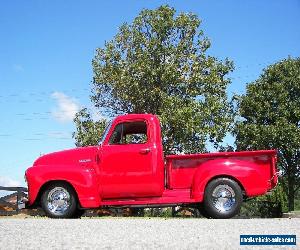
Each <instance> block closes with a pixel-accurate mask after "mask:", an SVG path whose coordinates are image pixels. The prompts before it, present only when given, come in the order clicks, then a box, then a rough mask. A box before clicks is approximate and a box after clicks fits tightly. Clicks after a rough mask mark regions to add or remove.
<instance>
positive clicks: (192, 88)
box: [92, 6, 233, 153]
mask: <svg viewBox="0 0 300 250" xmlns="http://www.w3.org/2000/svg"><path fill="white" fill-rule="evenodd" d="M200 24H201V21H200V19H199V18H198V17H197V16H196V15H194V14H191V13H181V14H179V15H177V16H176V11H175V9H173V8H171V7H169V6H161V7H159V8H157V9H155V10H149V9H145V10H143V11H141V12H140V14H139V15H138V16H137V17H136V18H135V19H134V21H133V23H132V24H127V23H125V24H123V25H122V26H121V27H120V29H119V32H118V33H117V34H116V36H115V37H114V38H113V39H112V40H111V41H108V42H106V43H105V46H104V48H98V49H97V50H96V55H95V57H94V59H93V62H92V65H93V71H94V79H93V96H92V100H93V102H94V104H95V106H96V107H98V108H101V109H102V110H104V112H105V114H106V115H109V116H115V115H117V114H124V113H153V114H156V115H158V116H159V117H160V120H161V122H162V130H163V143H164V149H165V151H166V152H185V153H188V152H196V151H198V152H201V151H205V144H206V142H207V140H211V142H213V143H215V144H217V143H218V142H220V141H222V139H223V137H224V135H225V134H226V132H227V131H228V128H229V125H230V123H231V121H232V117H231V112H230V110H231V109H230V105H229V103H228V100H227V94H226V88H227V86H228V84H229V83H230V79H228V78H227V77H226V75H227V74H228V73H229V72H230V71H232V69H233V63H232V62H231V61H229V60H228V59H225V60H224V61H220V60H218V59H217V58H215V57H213V56H209V55H207V54H206V52H207V50H208V49H209V48H210V41H209V39H208V38H206V37H205V36H204V35H203V31H202V30H201V29H200Z"/></svg>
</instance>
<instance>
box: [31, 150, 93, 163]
mask: <svg viewBox="0 0 300 250" xmlns="http://www.w3.org/2000/svg"><path fill="white" fill-rule="evenodd" d="M97 151H98V146H91V147H82V148H74V149H68V150H63V151H59V152H54V153H50V154H46V155H43V156H41V157H39V158H38V159H37V160H36V161H35V162H34V164H33V165H34V166H37V165H58V164H59V165H77V164H81V163H92V162H94V161H95V157H96V154H97Z"/></svg>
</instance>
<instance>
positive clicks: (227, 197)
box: [203, 178, 243, 219]
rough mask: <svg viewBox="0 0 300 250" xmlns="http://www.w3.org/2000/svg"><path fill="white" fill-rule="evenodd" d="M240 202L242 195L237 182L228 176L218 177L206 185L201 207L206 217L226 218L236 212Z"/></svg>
mask: <svg viewBox="0 0 300 250" xmlns="http://www.w3.org/2000/svg"><path fill="white" fill-rule="evenodd" d="M242 202H243V195H242V190H241V188H240V186H239V184H238V183H237V182H235V181H234V180H232V179H229V178H218V179H215V180H212V181H211V182H209V184H208V185H207V187H206V189H205V193H204V202H203V208H204V210H205V212H206V214H207V215H208V216H207V217H211V218H215V219H228V218H231V217H233V216H235V215H236V214H238V212H239V211H240V208H241V205H242Z"/></svg>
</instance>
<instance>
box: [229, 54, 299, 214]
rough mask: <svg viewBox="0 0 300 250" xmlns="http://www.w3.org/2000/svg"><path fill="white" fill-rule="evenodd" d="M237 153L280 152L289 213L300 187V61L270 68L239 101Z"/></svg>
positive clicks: (277, 64)
mask: <svg viewBox="0 0 300 250" xmlns="http://www.w3.org/2000/svg"><path fill="white" fill-rule="evenodd" d="M238 109H239V115H240V117H241V118H242V119H241V120H240V121H239V122H238V123H237V124H236V127H235V132H234V133H235V135H236V145H237V149H238V150H241V149H244V150H251V149H277V150H278V155H279V162H278V163H279V167H280V169H281V170H282V173H283V177H284V178H283V181H282V186H283V189H284V191H285V192H286V194H287V196H288V209H289V210H290V211H291V210H294V198H295V193H296V191H297V190H298V189H299V187H300V59H299V58H296V59H292V58H288V59H285V60H282V61H280V62H278V63H275V64H273V65H271V66H269V67H267V68H266V69H265V70H264V71H263V73H262V74H261V76H260V77H259V78H258V79H257V80H256V81H254V82H252V83H250V84H248V85H247V91H246V93H245V94H244V95H241V96H239V97H238Z"/></svg>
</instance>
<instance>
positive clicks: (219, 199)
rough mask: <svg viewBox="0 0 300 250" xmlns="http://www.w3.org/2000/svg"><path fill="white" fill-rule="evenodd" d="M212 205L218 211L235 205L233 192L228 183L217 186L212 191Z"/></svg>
mask: <svg viewBox="0 0 300 250" xmlns="http://www.w3.org/2000/svg"><path fill="white" fill-rule="evenodd" d="M212 199H213V205H214V207H215V208H216V209H217V210H219V211H220V212H225V211H229V210H231V209H232V208H233V206H234V205H235V203H236V201H235V192H234V190H233V189H232V188H231V187H230V186H228V185H219V186H217V187H216V188H215V189H214V191H213V193H212Z"/></svg>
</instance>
